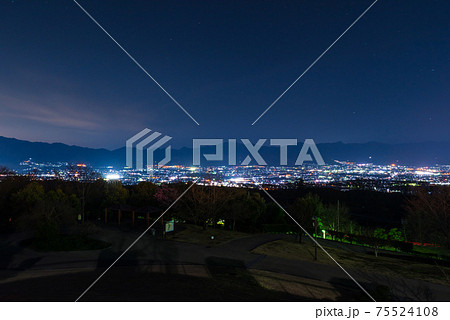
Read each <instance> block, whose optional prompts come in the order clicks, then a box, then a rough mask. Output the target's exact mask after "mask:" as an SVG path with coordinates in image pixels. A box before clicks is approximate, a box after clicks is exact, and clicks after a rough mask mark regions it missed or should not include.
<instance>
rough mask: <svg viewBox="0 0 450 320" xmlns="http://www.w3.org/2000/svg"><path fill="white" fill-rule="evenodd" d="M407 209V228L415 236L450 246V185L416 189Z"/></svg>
mask: <svg viewBox="0 0 450 320" xmlns="http://www.w3.org/2000/svg"><path fill="white" fill-rule="evenodd" d="M406 209H407V212H408V215H407V228H408V231H409V233H410V235H411V236H412V237H413V238H415V239H416V240H418V241H420V242H424V241H433V242H436V243H439V244H440V245H442V246H445V247H447V248H450V187H448V186H439V187H432V188H429V189H426V188H418V189H415V190H414V193H413V196H412V197H411V198H410V199H408V200H407V206H406Z"/></svg>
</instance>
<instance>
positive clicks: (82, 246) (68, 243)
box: [21, 234, 111, 251]
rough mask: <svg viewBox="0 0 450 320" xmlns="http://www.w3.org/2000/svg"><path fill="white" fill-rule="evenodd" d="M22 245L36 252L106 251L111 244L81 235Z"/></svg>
mask: <svg viewBox="0 0 450 320" xmlns="http://www.w3.org/2000/svg"><path fill="white" fill-rule="evenodd" d="M21 245H23V246H25V247H28V248H30V249H33V250H36V251H83V250H100V249H105V248H108V247H109V246H110V245H111V244H110V243H108V242H105V241H101V240H95V239H91V238H89V237H86V236H81V235H66V234H60V235H58V236H56V237H54V238H51V239H50V240H41V239H36V238H32V239H27V240H24V241H22V242H21Z"/></svg>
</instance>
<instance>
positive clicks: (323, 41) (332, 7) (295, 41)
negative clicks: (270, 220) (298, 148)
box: [0, 0, 450, 149]
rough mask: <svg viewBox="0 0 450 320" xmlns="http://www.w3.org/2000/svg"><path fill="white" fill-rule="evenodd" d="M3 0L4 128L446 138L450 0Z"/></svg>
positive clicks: (52, 135) (94, 138) (100, 143)
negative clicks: (124, 51) (88, 14)
mask: <svg viewBox="0 0 450 320" xmlns="http://www.w3.org/2000/svg"><path fill="white" fill-rule="evenodd" d="M78 2H79V3H80V5H82V6H83V7H84V8H85V9H86V10H87V11H88V12H89V13H90V14H91V15H92V16H93V17H94V18H95V19H96V20H97V21H98V22H99V23H100V24H101V25H102V26H103V27H104V28H105V29H106V30H107V31H108V32H109V33H110V34H111V35H112V36H113V37H114V38H115V39H116V40H117V41H118V42H119V43H120V44H121V45H122V46H123V47H124V48H125V49H126V50H127V51H128V52H129V53H130V54H131V55H132V56H133V57H134V58H135V59H136V60H137V61H138V62H139V63H140V64H141V65H142V66H143V67H144V68H145V69H147V71H148V72H149V73H150V74H151V75H152V76H153V77H154V78H155V79H156V80H157V81H159V83H160V84H161V85H162V86H163V87H164V88H165V89H166V90H167V91H168V92H169V93H170V94H171V95H172V96H173V97H174V98H175V99H176V100H178V101H179V102H180V104H181V105H182V106H183V107H185V108H186V110H187V111H188V112H189V113H190V114H191V115H192V116H193V117H194V118H195V119H196V120H197V121H198V122H199V124H200V126H198V125H196V124H195V123H194V122H193V121H192V120H191V119H190V118H189V117H188V116H187V115H186V114H185V113H184V112H183V111H181V110H180V108H179V107H178V106H177V105H176V104H175V103H174V102H173V101H172V100H170V98H169V97H168V96H167V95H166V94H165V93H164V92H163V91H162V90H161V89H160V88H159V87H158V86H157V85H156V84H155V83H154V82H153V81H152V80H151V79H149V78H148V77H147V75H145V73H144V72H143V71H142V70H140V69H139V68H138V67H137V66H136V65H135V64H134V63H133V62H132V61H131V59H130V58H129V57H127V56H126V54H124V53H123V52H122V51H121V50H120V48H119V47H118V46H117V45H116V44H115V43H114V42H113V41H112V40H111V39H109V38H108V36H107V35H106V34H105V33H104V32H103V31H102V30H101V29H100V28H99V27H98V26H97V25H95V24H94V22H92V21H91V20H90V19H89V17H88V16H87V15H86V14H85V13H84V12H83V11H82V10H81V9H80V8H79V7H78V6H77V5H76V4H75V3H74V2H73V1H71V0H54V1H31V0H28V1H25V0H23V1H20V0H16V1H6V0H1V1H0V136H7V137H15V138H18V139H24V140H30V141H47V142H56V141H58V142H63V143H68V144H76V145H81V146H89V147H105V148H109V149H112V148H118V147H122V146H124V144H125V140H126V139H127V138H129V137H130V136H132V135H134V134H135V133H137V132H139V131H140V130H142V129H143V128H145V127H148V128H150V129H153V130H157V131H160V132H162V133H164V134H167V135H170V136H173V137H174V140H173V143H172V145H174V146H175V147H177V146H178V147H179V146H182V145H187V146H190V145H191V139H192V138H250V139H257V138H299V139H305V138H313V139H314V140H315V141H316V142H335V141H343V142H368V141H379V142H388V143H399V142H420V141H448V140H449V136H450V125H449V123H450V121H449V120H450V111H449V110H450V67H449V66H450V23H449V16H450V1H448V0H441V1H433V0H379V1H378V2H377V3H376V4H375V5H374V6H373V7H372V9H371V10H369V11H368V12H367V14H366V15H365V16H364V17H362V18H361V20H360V21H359V22H358V23H356V24H355V25H354V27H353V28H352V29H350V31H349V32H348V33H346V34H345V35H344V36H343V37H342V38H341V39H340V40H339V41H338V42H337V43H336V45H335V46H334V47H333V48H331V49H330V50H329V52H327V53H326V54H325V55H324V56H323V58H322V59H321V60H320V61H319V62H318V63H317V64H316V65H315V66H313V67H312V68H311V70H310V71H309V72H308V73H307V74H306V75H305V76H304V77H303V78H302V79H301V80H300V81H299V82H298V83H296V85H294V86H293V87H292V88H291V89H290V91H288V92H287V93H286V95H285V96H284V97H283V98H282V99H280V101H279V102H278V103H277V104H275V106H274V107H273V108H272V109H271V110H270V111H269V112H267V113H266V114H265V115H264V116H263V117H262V118H261V119H260V120H259V121H258V122H257V123H256V124H255V125H253V126H252V125H251V124H252V123H253V122H254V121H255V119H256V118H257V117H258V116H259V115H260V114H261V113H262V112H263V111H264V110H265V109H266V108H267V107H268V106H269V105H270V104H271V103H272V102H273V101H274V100H275V99H276V98H277V97H278V96H279V95H280V94H281V93H282V92H283V91H284V90H285V89H286V88H287V87H288V86H289V85H290V84H291V83H292V82H293V81H294V80H295V79H296V78H297V77H298V76H299V75H300V74H301V73H302V72H303V71H304V70H305V69H306V68H307V67H308V66H309V65H310V64H311V63H312V62H313V61H314V60H315V59H316V58H317V57H318V56H319V55H320V54H321V53H322V52H323V51H324V50H325V49H326V48H327V47H328V46H329V45H330V44H331V43H332V42H333V41H334V40H336V38H337V37H338V36H339V35H340V34H341V33H342V32H343V31H344V30H345V29H346V28H347V27H348V26H349V25H350V24H351V23H352V22H353V21H354V20H355V19H356V18H357V17H358V16H359V15H360V14H361V13H362V12H363V11H364V10H365V9H366V8H367V7H368V6H369V5H370V4H371V3H372V2H373V0H368V1H367V0H352V1H350V0H339V1H338V0H328V1H321V0H308V1H281V0H276V1H206V0H205V1H181V0H180V1H167V0H164V1H129V0H127V1H90V0H89V1H87V0H78Z"/></svg>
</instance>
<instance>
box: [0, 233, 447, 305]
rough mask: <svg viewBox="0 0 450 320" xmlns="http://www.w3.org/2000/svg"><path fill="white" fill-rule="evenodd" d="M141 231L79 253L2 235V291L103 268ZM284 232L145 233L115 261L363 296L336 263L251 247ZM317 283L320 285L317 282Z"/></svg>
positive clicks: (397, 288) (372, 277)
mask: <svg viewBox="0 0 450 320" xmlns="http://www.w3.org/2000/svg"><path fill="white" fill-rule="evenodd" d="M139 234H140V233H139V232H137V231H130V232H126V233H125V232H121V231H119V230H117V229H114V228H104V229H102V230H101V232H100V233H99V234H98V235H97V238H99V239H101V240H105V241H108V242H110V243H112V244H113V245H112V246H111V247H110V248H107V249H104V250H96V251H78V252H46V253H42V252H36V251H33V250H30V249H26V248H23V247H20V246H19V245H18V242H19V241H20V240H21V238H23V237H24V236H21V235H13V236H11V237H10V238H7V239H3V240H4V241H2V243H1V244H0V249H1V252H2V253H1V255H2V257H1V258H2V259H1V261H2V262H1V263H2V264H1V265H0V270H1V271H0V291H1V284H4V283H11V282H14V281H18V280H23V279H31V278H35V277H41V276H45V275H52V274H65V273H66V274H67V273H76V272H82V271H92V270H98V269H104V268H106V267H108V266H109V265H110V264H111V263H112V262H113V261H114V260H115V259H116V258H117V257H118V256H119V255H120V254H121V253H122V252H123V251H124V250H125V249H126V248H128V246H129V245H130V244H131V243H132V242H133V241H134V240H135V239H136V238H137V237H138V236H139ZM282 237H283V236H282V235H273V234H259V235H254V236H250V237H246V238H241V239H237V240H234V241H231V242H228V243H225V244H223V245H219V246H215V247H206V246H201V245H195V244H189V243H183V242H175V241H169V240H165V241H162V240H159V239H155V238H153V237H152V236H150V235H145V236H144V237H143V238H142V239H141V240H140V241H139V242H138V243H136V244H135V246H134V247H133V248H132V249H130V251H128V252H127V254H125V255H124V256H123V257H122V259H121V260H119V261H118V262H117V264H116V265H115V267H114V268H120V267H130V266H139V267H140V268H141V269H142V270H146V271H148V272H160V273H175V274H182V275H190V276H196V277H211V274H210V271H209V270H210V268H209V266H211V265H218V266H224V267H236V268H243V269H248V270H259V271H260V272H268V274H272V276H271V277H272V278H276V277H275V276H273V275H275V274H279V275H285V276H286V277H288V276H290V277H295V278H294V279H297V282H298V283H301V284H302V286H303V288H306V289H305V290H304V291H305V292H310V291H311V290H313V289H314V290H318V289H317V288H319V287H321V286H322V287H324V288H328V289H327V290H330V288H329V286H330V284H331V285H332V287H334V288H339V290H341V289H342V290H349V291H353V292H358V291H359V292H360V294H361V295H364V293H363V292H362V291H361V290H360V289H359V288H358V287H357V286H356V285H355V283H354V282H353V281H352V280H351V279H349V277H348V276H347V275H346V274H345V273H344V272H343V271H342V270H341V269H339V268H338V267H337V266H333V265H326V264H319V263H314V262H312V261H311V262H309V261H300V260H294V259H292V260H291V259H281V258H276V257H270V256H264V255H258V254H253V253H251V252H250V251H251V250H253V249H254V248H256V247H258V246H260V245H262V244H264V243H267V242H270V241H274V240H278V239H281V238H282ZM347 271H348V272H349V273H350V274H351V275H352V276H353V277H354V278H355V279H356V280H357V281H358V282H360V283H361V284H362V285H363V286H364V287H365V288H367V289H374V284H375V283H376V284H381V285H386V286H388V287H390V288H391V291H392V293H393V294H394V295H395V296H396V297H397V299H399V300H402V301H408V300H413V301H417V300H420V301H423V300H427V299H429V298H432V299H433V300H438V301H450V287H449V286H442V285H437V284H433V283H427V282H424V281H418V280H412V279H403V278H392V277H387V276H383V275H379V274H378V275H377V274H368V273H365V272H364V271H362V270H347ZM255 272H256V271H255ZM258 277H259V278H258ZM255 278H257V279H260V280H261V279H262V278H264V277H263V276H262V275H261V274H259V275H257V276H255ZM266 279H267V274H266ZM261 281H263V280H261ZM277 281H278V282H277V283H278V284H279V285H280V286H281V285H282V283H284V285H283V286H286V284H289V283H291V284H292V283H295V282H296V281H294V280H293V279H290V280H280V279H278V280H277ZM283 281H284V282H283ZM312 283H314V285H312ZM318 283H320V284H321V285H319V286H318V285H317V284H318ZM308 286H309V287H308ZM294 291H295V290H294ZM316 295H317V292H316ZM310 297H315V296H310Z"/></svg>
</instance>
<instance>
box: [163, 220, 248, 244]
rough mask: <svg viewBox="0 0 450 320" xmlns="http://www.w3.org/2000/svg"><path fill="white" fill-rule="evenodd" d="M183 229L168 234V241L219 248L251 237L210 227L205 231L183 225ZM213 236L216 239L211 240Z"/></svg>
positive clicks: (193, 226) (194, 226) (190, 225)
mask: <svg viewBox="0 0 450 320" xmlns="http://www.w3.org/2000/svg"><path fill="white" fill-rule="evenodd" d="M181 227H182V228H183V230H182V231H178V232H175V234H171V233H168V234H167V239H168V240H174V241H180V242H189V243H194V244H201V245H205V246H217V245H219V244H223V243H225V242H228V241H232V240H235V239H240V238H245V237H248V236H250V235H249V234H248V233H243V232H236V231H228V230H223V229H217V228H214V229H213V228H209V227H208V228H207V229H206V230H203V228H202V227H200V226H196V225H192V224H183V225H181ZM175 228H177V227H175ZM175 230H176V229H175ZM211 236H213V237H214V239H211Z"/></svg>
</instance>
